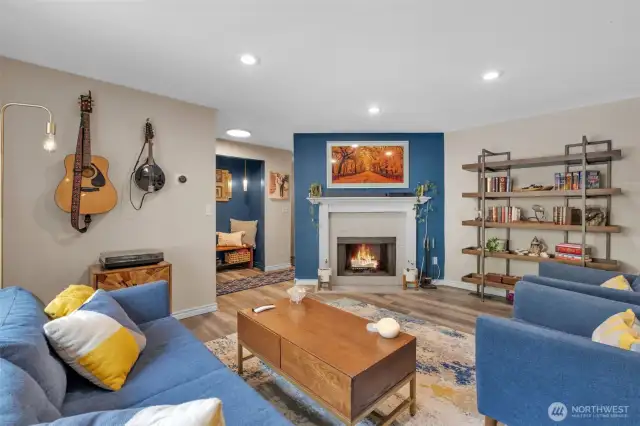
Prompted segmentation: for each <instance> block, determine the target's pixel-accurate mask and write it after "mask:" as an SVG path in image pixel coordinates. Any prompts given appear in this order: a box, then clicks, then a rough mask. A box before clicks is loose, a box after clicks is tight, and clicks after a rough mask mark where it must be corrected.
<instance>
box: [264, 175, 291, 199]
mask: <svg viewBox="0 0 640 426" xmlns="http://www.w3.org/2000/svg"><path fill="white" fill-rule="evenodd" d="M268 196H269V198H271V199H274V200H288V199H289V175H287V174H284V173H278V172H271V171H270V172H269V195H268Z"/></svg>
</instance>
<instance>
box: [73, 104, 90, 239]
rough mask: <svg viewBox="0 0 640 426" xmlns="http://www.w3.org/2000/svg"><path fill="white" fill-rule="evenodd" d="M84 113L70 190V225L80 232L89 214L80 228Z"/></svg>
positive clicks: (83, 231) (84, 230)
mask: <svg viewBox="0 0 640 426" xmlns="http://www.w3.org/2000/svg"><path fill="white" fill-rule="evenodd" d="M84 114H86V113H85V112H83V113H81V114H80V128H79V129H78V142H77V144H76V155H75V159H74V162H73V189H72V192H71V226H73V228H74V229H75V230H77V231H78V232H80V233H81V234H84V233H85V232H87V230H88V229H89V224H90V223H91V215H88V214H87V215H85V216H84V228H80V225H79V221H80V193H81V192H82V142H83V141H84Z"/></svg>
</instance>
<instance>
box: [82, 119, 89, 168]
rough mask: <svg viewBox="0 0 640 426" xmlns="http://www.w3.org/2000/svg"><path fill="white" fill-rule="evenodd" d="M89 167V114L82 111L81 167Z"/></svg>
mask: <svg viewBox="0 0 640 426" xmlns="http://www.w3.org/2000/svg"><path fill="white" fill-rule="evenodd" d="M89 167H91V114H89V113H87V112H83V113H82V168H83V169H86V168H89Z"/></svg>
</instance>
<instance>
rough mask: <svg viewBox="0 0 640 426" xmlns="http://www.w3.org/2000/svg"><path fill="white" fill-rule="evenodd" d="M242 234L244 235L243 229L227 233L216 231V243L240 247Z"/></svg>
mask: <svg viewBox="0 0 640 426" xmlns="http://www.w3.org/2000/svg"><path fill="white" fill-rule="evenodd" d="M243 236H244V231H240V232H232V233H230V234H227V233H225V232H218V245H219V246H230V247H240V246H242V237H243Z"/></svg>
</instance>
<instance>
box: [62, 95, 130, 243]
mask: <svg viewBox="0 0 640 426" xmlns="http://www.w3.org/2000/svg"><path fill="white" fill-rule="evenodd" d="M92 112H93V99H92V98H91V91H89V94H87V95H81V96H80V128H79V130H78V140H77V143H76V153H75V154H69V155H67V156H66V157H65V158H64V168H65V175H64V177H63V178H62V181H60V183H59V184H58V188H57V189H56V193H55V201H56V204H57V205H58V207H60V209H62V210H64V211H65V212H67V213H71V226H73V228H74V229H76V230H77V231H78V232H81V233H84V232H87V229H88V228H89V224H90V223H91V215H92V214H100V213H106V212H108V211H109V210H111V209H113V208H114V207H115V206H116V203H117V202H118V194H117V193H116V189H115V187H114V186H113V184H112V183H111V181H110V180H109V176H108V175H107V172H108V171H109V161H107V159H106V158H104V157H100V156H97V155H91V113H92ZM81 214H82V215H85V216H84V224H85V226H84V228H80V219H79V218H80V215H81Z"/></svg>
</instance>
